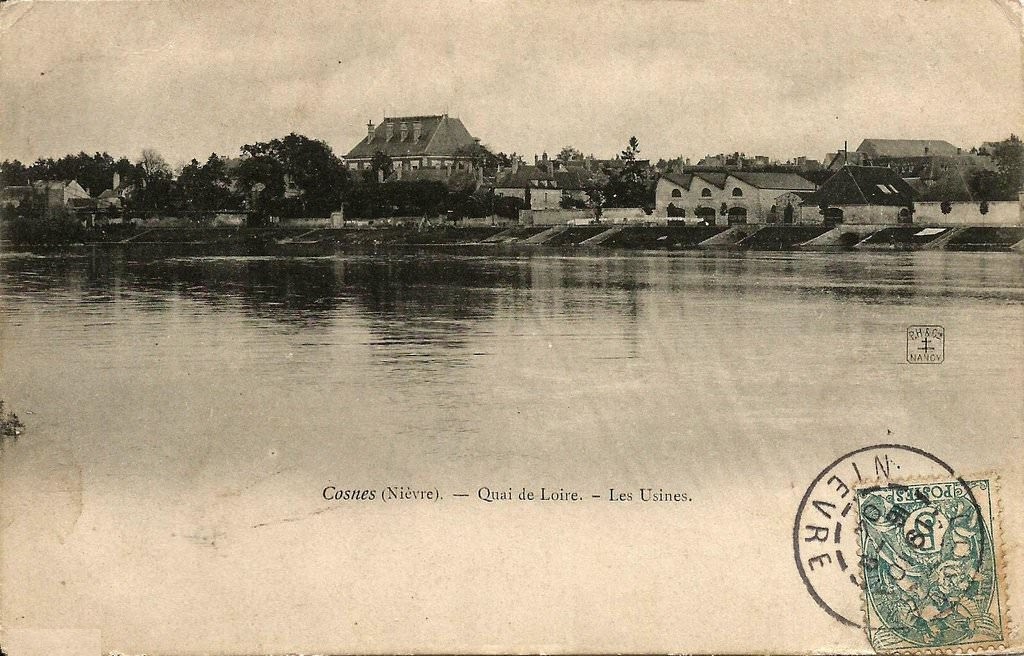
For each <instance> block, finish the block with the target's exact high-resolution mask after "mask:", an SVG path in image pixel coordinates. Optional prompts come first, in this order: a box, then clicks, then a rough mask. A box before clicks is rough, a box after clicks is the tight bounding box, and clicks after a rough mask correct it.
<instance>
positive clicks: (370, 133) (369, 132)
mask: <svg viewBox="0 0 1024 656" xmlns="http://www.w3.org/2000/svg"><path fill="white" fill-rule="evenodd" d="M366 141H367V143H369V142H371V141H373V121H369V122H368V123H367V124H366Z"/></svg>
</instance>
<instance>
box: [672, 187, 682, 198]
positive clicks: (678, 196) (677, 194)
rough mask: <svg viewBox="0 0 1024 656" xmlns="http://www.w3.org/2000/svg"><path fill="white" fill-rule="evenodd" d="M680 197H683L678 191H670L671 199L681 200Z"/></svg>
mask: <svg viewBox="0 0 1024 656" xmlns="http://www.w3.org/2000/svg"><path fill="white" fill-rule="evenodd" d="M682 197H683V192H681V191H679V190H678V189H673V190H672V198H682Z"/></svg>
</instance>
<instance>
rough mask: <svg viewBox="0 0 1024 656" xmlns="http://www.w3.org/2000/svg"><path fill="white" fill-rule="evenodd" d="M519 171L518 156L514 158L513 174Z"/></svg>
mask: <svg viewBox="0 0 1024 656" xmlns="http://www.w3.org/2000/svg"><path fill="white" fill-rule="evenodd" d="M516 173H519V158H518V157H516V158H515V159H513V160H512V175H515V174H516Z"/></svg>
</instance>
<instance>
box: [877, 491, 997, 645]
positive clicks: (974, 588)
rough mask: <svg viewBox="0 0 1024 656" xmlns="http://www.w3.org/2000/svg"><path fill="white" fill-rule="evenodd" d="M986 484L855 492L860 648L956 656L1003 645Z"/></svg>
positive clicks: (992, 501) (993, 508) (992, 511)
mask: <svg viewBox="0 0 1024 656" xmlns="http://www.w3.org/2000/svg"><path fill="white" fill-rule="evenodd" d="M993 492H994V491H993V485H992V479H978V480H964V479H960V478H956V477H948V478H944V479H936V480H933V481H928V482H921V483H906V484H898V483H892V482H887V483H885V484H882V485H875V486H871V487H865V488H862V489H858V490H857V510H858V524H859V526H858V529H859V533H860V548H861V565H862V568H863V576H862V590H863V593H864V602H865V624H864V628H865V630H866V631H867V635H868V639H869V640H870V642H871V645H872V646H873V647H874V649H875V651H877V652H888V653H894V652H898V653H914V652H918V653H924V652H956V651H965V650H968V649H977V648H980V647H985V646H998V645H1000V644H1002V643H1003V641H1004V640H1005V638H1006V630H1007V623H1006V608H1005V606H1006V604H1005V601H1004V600H1003V598H1002V597H1001V596H1000V587H1001V582H1000V579H999V575H1000V564H999V553H1000V552H999V545H998V544H997V543H996V537H997V530H996V526H995V516H996V500H995V499H994V498H993Z"/></svg>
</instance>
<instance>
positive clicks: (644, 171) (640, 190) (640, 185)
mask: <svg viewBox="0 0 1024 656" xmlns="http://www.w3.org/2000/svg"><path fill="white" fill-rule="evenodd" d="M639 152H640V142H638V141H637V139H636V137H630V138H629V143H628V145H627V146H626V150H624V151H622V157H621V159H622V160H624V161H625V164H624V165H623V166H622V168H620V169H618V170H614V171H612V173H611V175H610V176H609V179H608V184H606V185H605V188H604V196H605V198H606V199H607V204H608V207H643V208H647V207H653V205H654V190H653V187H652V184H651V182H652V181H651V176H650V171H649V170H648V168H647V166H646V164H645V163H643V162H641V161H639V160H638V159H637V158H636V156H637V154H638V153H639Z"/></svg>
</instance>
